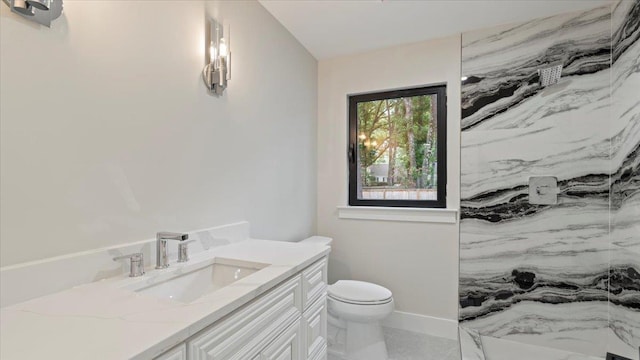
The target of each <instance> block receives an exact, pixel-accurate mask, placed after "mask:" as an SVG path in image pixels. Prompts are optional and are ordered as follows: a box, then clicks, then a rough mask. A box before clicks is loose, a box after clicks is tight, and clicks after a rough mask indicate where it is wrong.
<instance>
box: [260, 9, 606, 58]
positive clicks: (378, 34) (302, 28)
mask: <svg viewBox="0 0 640 360" xmlns="http://www.w3.org/2000/svg"><path fill="white" fill-rule="evenodd" d="M258 1H260V3H261V4H262V6H264V7H265V8H266V9H267V10H268V11H269V12H270V13H271V14H272V15H273V16H274V17H275V18H276V19H277V20H278V21H280V23H282V25H284V26H285V27H286V28H287V29H288V30H289V31H290V32H291V33H292V34H293V36H295V37H296V38H297V39H298V41H300V43H302V45H304V46H305V47H306V48H307V49H308V50H309V52H310V53H311V54H312V55H313V56H314V57H315V58H316V59H318V60H322V59H328V58H332V57H336V56H342V55H348V54H355V53H360V52H364V51H369V50H373V49H379V48H384V47H388V46H393V45H399V44H406V43H412V42H417V41H422V40H427V39H433V38H439V37H444V36H448V35H454V34H457V33H461V32H465V31H469V30H473V29H481V28H485V27H489V26H493V25H498V24H506V23H512V22H518V21H524V20H529V19H534V18H538V17H545V16H549V15H554V14H559V13H563V12H570V11H578V10H582V9H588V8H593V7H597V6H601V5H606V4H611V2H612V0H258Z"/></svg>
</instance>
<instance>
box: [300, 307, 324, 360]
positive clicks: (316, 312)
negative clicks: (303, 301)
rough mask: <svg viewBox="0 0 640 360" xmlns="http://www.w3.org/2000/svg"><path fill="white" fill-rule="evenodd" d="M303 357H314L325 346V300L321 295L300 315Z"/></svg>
mask: <svg viewBox="0 0 640 360" xmlns="http://www.w3.org/2000/svg"><path fill="white" fill-rule="evenodd" d="M302 328H303V350H304V352H303V354H304V359H314V358H316V357H317V355H318V354H319V353H321V352H322V351H324V352H326V347H327V301H326V296H325V295H322V296H321V297H320V298H319V299H318V300H316V302H314V303H313V304H311V306H309V308H308V309H307V310H305V312H304V314H303V315H302Z"/></svg>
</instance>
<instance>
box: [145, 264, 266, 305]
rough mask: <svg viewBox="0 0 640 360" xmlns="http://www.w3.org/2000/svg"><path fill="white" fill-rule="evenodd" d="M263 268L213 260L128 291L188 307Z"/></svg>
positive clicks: (264, 265) (262, 266)
mask: <svg viewBox="0 0 640 360" xmlns="http://www.w3.org/2000/svg"><path fill="white" fill-rule="evenodd" d="M267 266H268V264H262V263H252V262H246V261H240V260H232V259H215V260H214V262H213V263H211V262H209V263H207V264H205V266H197V267H190V268H189V269H187V268H186V267H185V268H183V269H180V270H183V271H177V272H176V273H175V274H174V276H171V277H170V278H168V279H162V280H160V279H156V281H157V282H154V284H152V285H149V284H147V283H145V284H142V285H141V286H136V288H134V289H132V290H133V291H135V292H138V293H141V294H147V295H152V296H155V297H159V298H164V299H172V300H176V301H180V302H184V303H189V302H192V301H194V300H196V299H198V298H200V297H201V296H203V295H207V294H209V293H212V292H214V291H216V290H219V289H222V288H224V287H225V286H229V285H231V284H233V283H235V282H236V281H238V280H240V279H243V278H245V277H247V276H249V275H251V274H254V273H256V272H257V271H259V270H261V269H263V268H265V267H267Z"/></svg>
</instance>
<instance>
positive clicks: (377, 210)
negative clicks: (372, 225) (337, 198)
mask: <svg viewBox="0 0 640 360" xmlns="http://www.w3.org/2000/svg"><path fill="white" fill-rule="evenodd" d="M338 218H340V219H356V220H383V221H405V222H425V223H445V224H455V223H456V222H457V221H458V209H427V208H424V209H419V208H400V207H395V208H394V207H374V206H338Z"/></svg>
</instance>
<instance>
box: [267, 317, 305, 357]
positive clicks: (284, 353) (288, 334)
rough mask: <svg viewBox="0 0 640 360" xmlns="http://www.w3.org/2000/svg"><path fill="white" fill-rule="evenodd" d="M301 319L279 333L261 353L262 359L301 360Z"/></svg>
mask: <svg viewBox="0 0 640 360" xmlns="http://www.w3.org/2000/svg"><path fill="white" fill-rule="evenodd" d="M301 325H302V324H301V322H300V320H298V321H296V322H295V323H293V324H291V326H289V327H288V328H287V329H286V330H285V331H283V332H282V333H281V334H280V335H278V337H277V338H275V340H273V342H272V343H271V344H269V345H268V346H267V347H266V348H265V349H264V350H263V351H262V352H261V354H260V360H301V359H300V348H301V343H302V326H301Z"/></svg>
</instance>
